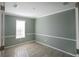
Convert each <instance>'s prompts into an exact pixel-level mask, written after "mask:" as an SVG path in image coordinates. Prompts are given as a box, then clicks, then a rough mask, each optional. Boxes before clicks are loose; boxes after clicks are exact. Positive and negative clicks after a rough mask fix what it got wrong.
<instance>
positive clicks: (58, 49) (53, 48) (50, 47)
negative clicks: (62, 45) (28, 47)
mask: <svg viewBox="0 0 79 59" xmlns="http://www.w3.org/2000/svg"><path fill="white" fill-rule="evenodd" d="M36 42H37V43H39V44H42V45H44V46H47V47H50V48H52V49H55V50H58V51H60V52H63V53H66V54H69V55H72V56H74V57H75V56H76V55H75V54H71V53H69V52H66V51H64V50H61V49H58V48H56V47H53V46H50V45H47V44H45V43H42V42H39V41H36Z"/></svg>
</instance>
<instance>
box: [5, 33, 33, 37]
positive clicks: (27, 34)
mask: <svg viewBox="0 0 79 59" xmlns="http://www.w3.org/2000/svg"><path fill="white" fill-rule="evenodd" d="M25 34H26V35H33V34H34V33H25ZM8 37H16V35H7V36H5V38H8Z"/></svg>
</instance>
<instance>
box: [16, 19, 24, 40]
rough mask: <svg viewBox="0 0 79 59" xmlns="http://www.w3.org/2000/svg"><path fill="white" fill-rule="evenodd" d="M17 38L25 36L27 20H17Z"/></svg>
mask: <svg viewBox="0 0 79 59" xmlns="http://www.w3.org/2000/svg"><path fill="white" fill-rule="evenodd" d="M16 38H25V21H23V20H16Z"/></svg>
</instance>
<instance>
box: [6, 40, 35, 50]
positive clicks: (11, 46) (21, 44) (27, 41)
mask: <svg viewBox="0 0 79 59" xmlns="http://www.w3.org/2000/svg"><path fill="white" fill-rule="evenodd" d="M31 42H35V40H31V41H26V42H23V43H19V44H15V45H11V46H7V47H5V49H6V48H11V47H15V46H18V45H23V44H27V43H31Z"/></svg>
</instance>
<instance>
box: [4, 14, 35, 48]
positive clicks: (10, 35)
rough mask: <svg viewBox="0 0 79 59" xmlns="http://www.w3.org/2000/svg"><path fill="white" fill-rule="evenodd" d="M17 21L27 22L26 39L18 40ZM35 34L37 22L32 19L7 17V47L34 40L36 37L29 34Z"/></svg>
mask: <svg viewBox="0 0 79 59" xmlns="http://www.w3.org/2000/svg"><path fill="white" fill-rule="evenodd" d="M16 20H25V21H26V24H25V32H26V37H25V38H23V39H16ZM34 32H35V20H34V19H31V18H24V17H19V16H10V15H6V16H5V46H6V47H7V46H11V45H15V44H18V43H23V42H26V41H30V40H34V39H35V38H34V37H35V36H34V35H32V34H30V35H29V34H28V33H34Z"/></svg>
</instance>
